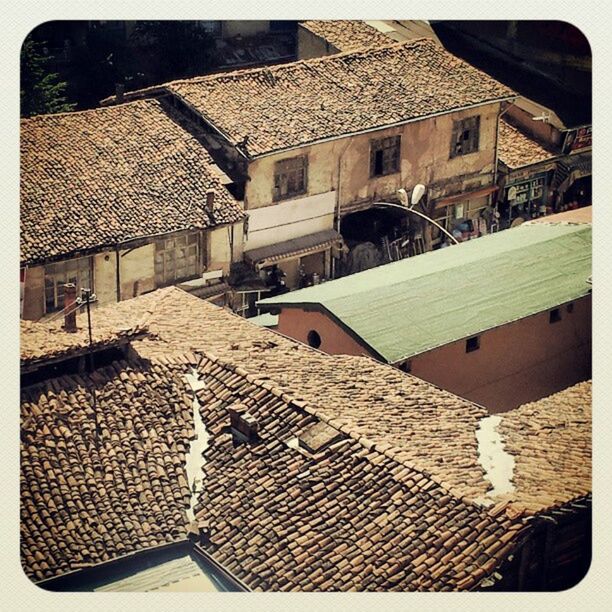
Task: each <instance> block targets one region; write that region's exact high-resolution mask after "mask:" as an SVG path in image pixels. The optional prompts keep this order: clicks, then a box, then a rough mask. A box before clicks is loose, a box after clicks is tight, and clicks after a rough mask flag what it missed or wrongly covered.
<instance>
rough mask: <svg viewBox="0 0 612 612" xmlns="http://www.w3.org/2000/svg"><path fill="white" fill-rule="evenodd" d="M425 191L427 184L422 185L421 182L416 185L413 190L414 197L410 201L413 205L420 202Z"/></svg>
mask: <svg viewBox="0 0 612 612" xmlns="http://www.w3.org/2000/svg"><path fill="white" fill-rule="evenodd" d="M424 193H425V185H421V183H419V184H418V185H415V186H414V189H413V190H412V198H411V200H410V203H411V204H412V206H414V205H415V204H418V203H419V201H420V199H421V198H422V197H423V194H424Z"/></svg>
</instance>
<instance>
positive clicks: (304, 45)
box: [297, 25, 338, 60]
mask: <svg viewBox="0 0 612 612" xmlns="http://www.w3.org/2000/svg"><path fill="white" fill-rule="evenodd" d="M297 45H298V46H297V58H298V60H304V59H311V58H313V57H323V56H325V55H331V54H332V53H337V52H338V50H337V49H336V47H334V46H333V45H330V44H329V43H328V42H327V41H325V40H324V39H322V38H321V37H319V36H316V35H315V34H313V33H312V32H311V31H310V30H307V29H306V28H304V27H302V26H301V25H298V39H297Z"/></svg>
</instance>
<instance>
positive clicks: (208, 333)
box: [133, 288, 573, 509]
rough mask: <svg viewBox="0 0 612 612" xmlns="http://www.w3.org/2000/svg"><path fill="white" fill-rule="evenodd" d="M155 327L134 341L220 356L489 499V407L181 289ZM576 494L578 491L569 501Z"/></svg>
mask: <svg viewBox="0 0 612 612" xmlns="http://www.w3.org/2000/svg"><path fill="white" fill-rule="evenodd" d="M148 329H149V331H150V333H151V334H153V335H152V336H151V337H143V338H142V339H138V340H135V341H134V342H133V346H134V347H135V349H136V350H137V351H138V353H139V354H140V355H142V356H143V357H145V358H156V357H158V358H159V357H163V356H164V355H172V354H174V355H180V354H181V353H183V352H185V351H200V352H206V353H212V354H213V355H215V356H217V357H219V358H221V359H224V360H226V361H227V362H229V363H232V364H234V365H237V366H239V367H240V368H242V369H243V370H244V371H245V372H248V373H249V374H251V375H253V376H257V377H258V378H260V379H263V380H268V381H269V382H270V384H273V385H274V387H275V388H277V389H279V390H280V391H281V392H282V393H285V394H286V395H287V396H291V397H294V398H296V399H297V400H298V401H302V402H306V403H308V405H310V406H311V407H312V408H313V409H314V410H316V411H317V412H318V413H319V414H321V415H324V416H325V418H326V419H328V420H330V421H331V423H332V425H334V426H335V427H337V428H339V429H341V430H342V431H344V432H352V433H354V434H356V435H358V436H361V437H363V438H365V439H368V440H370V441H371V442H372V443H374V444H376V445H377V446H378V447H381V448H385V449H387V450H388V451H389V452H390V453H392V455H393V457H394V458H395V459H396V460H397V461H400V462H402V463H404V464H406V465H411V466H414V467H415V468H417V469H419V470H423V471H425V472H427V473H429V474H430V475H431V476H432V478H433V479H435V480H436V481H437V482H439V483H440V484H441V485H442V486H444V487H445V488H446V489H448V490H449V491H451V492H452V493H453V494H454V495H455V496H456V497H458V498H467V499H470V500H479V499H481V498H482V497H483V496H484V495H485V494H486V493H487V491H488V490H489V489H490V483H489V481H488V480H487V479H486V478H485V473H484V470H483V467H482V465H481V464H480V461H479V451H478V441H477V438H476V431H477V429H478V427H479V422H480V420H481V419H483V418H485V417H486V416H487V415H488V412H487V411H486V409H485V408H483V407H482V406H478V405H476V404H473V403H472V402H470V401H468V400H465V399H463V398H460V397H458V396H456V395H453V394H452V393H449V392H447V391H444V390H442V389H439V388H437V387H435V386H434V385H431V384H429V383H427V382H425V381H423V380H421V379H419V378H416V377H414V376H411V375H407V374H404V373H403V372H401V371H399V370H397V369H396V368H393V367H389V366H387V365H384V364H381V363H378V362H376V361H374V360H373V359H370V358H367V357H350V356H330V355H326V354H324V353H320V352H318V351H314V350H312V349H310V348H309V347H306V346H305V345H303V344H300V343H299V342H295V341H293V340H290V339H288V338H285V337H283V336H281V335H280V334H277V333H274V332H271V331H270V330H267V329H264V328H260V327H258V326H255V325H252V324H251V323H249V322H248V321H247V320H246V319H243V318H241V317H238V316H235V315H233V314H231V313H229V312H228V311H226V310H223V309H221V308H218V307H216V306H214V305H212V304H209V303H206V302H203V301H201V300H199V301H198V300H197V299H195V298H194V297H193V296H190V295H188V294H186V293H184V292H181V291H180V290H178V289H176V288H169V289H168V290H167V291H166V293H165V296H164V297H163V299H160V300H159V301H158V302H157V305H156V307H155V310H154V312H153V313H152V315H151V317H150V318H149V321H148ZM228 338H230V340H229V342H228ZM508 414H510V413H508ZM516 418H517V420H520V419H519V417H516ZM551 419H552V420H551V423H555V420H554V418H552V417H551ZM517 469H520V468H517ZM572 495H573V493H572V491H571V490H569V489H568V491H567V492H566V496H565V499H566V500H570V499H571V498H572ZM504 499H506V498H504ZM510 501H511V502H512V504H513V505H515V506H516V507H517V508H521V509H523V508H524V507H525V504H524V503H523V502H528V501H530V500H527V499H525V500H523V499H522V498H521V491H520V490H519V491H518V493H517V494H516V495H515V496H514V497H512V498H511V500H510ZM545 505H546V496H545V495H543V496H542V504H541V506H540V507H544V506H545Z"/></svg>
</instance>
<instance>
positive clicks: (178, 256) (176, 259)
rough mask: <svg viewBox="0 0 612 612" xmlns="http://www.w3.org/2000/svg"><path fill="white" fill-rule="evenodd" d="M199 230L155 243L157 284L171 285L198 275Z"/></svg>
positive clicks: (158, 285)
mask: <svg viewBox="0 0 612 612" xmlns="http://www.w3.org/2000/svg"><path fill="white" fill-rule="evenodd" d="M199 262H200V248H199V236H198V233H197V232H194V233H192V234H186V235H183V236H175V237H173V238H167V239H165V240H158V241H157V242H156V243H155V284H156V286H157V287H163V286H165V285H171V284H173V283H175V282H178V281H181V280H187V279H189V278H193V277H195V276H197V275H198V274H199V272H200V265H199Z"/></svg>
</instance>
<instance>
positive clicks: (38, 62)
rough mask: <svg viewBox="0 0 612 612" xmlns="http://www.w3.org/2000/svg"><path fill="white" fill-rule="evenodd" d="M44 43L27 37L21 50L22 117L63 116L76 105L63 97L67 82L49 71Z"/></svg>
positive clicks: (48, 61)
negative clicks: (47, 114) (63, 113)
mask: <svg viewBox="0 0 612 612" xmlns="http://www.w3.org/2000/svg"><path fill="white" fill-rule="evenodd" d="M43 49H44V43H41V42H36V41H34V40H33V39H32V38H31V37H30V36H28V37H27V38H26V40H25V41H24V43H23V46H22V47H21V87H20V96H21V116H22V117H31V116H32V115H42V114H45V113H62V112H66V111H70V110H73V109H74V107H75V104H72V103H70V102H68V99H67V97H66V88H67V83H65V82H63V81H60V78H59V74H57V73H56V72H52V71H51V70H50V68H49V63H50V62H51V60H52V59H53V58H52V56H49V55H45V53H44V52H43Z"/></svg>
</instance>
